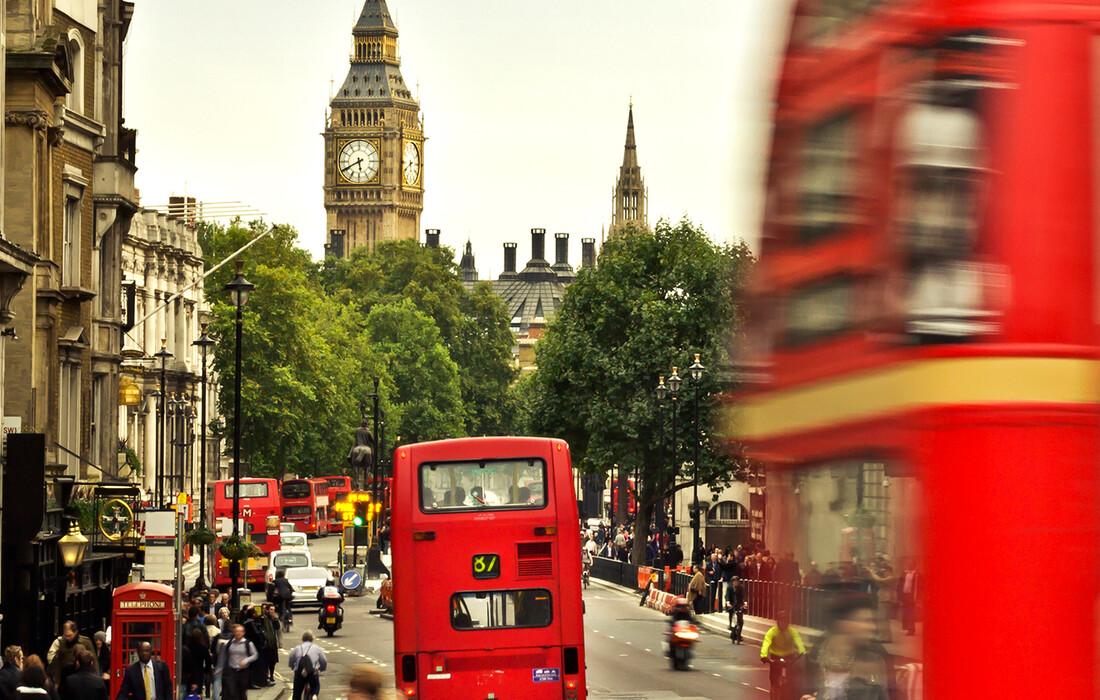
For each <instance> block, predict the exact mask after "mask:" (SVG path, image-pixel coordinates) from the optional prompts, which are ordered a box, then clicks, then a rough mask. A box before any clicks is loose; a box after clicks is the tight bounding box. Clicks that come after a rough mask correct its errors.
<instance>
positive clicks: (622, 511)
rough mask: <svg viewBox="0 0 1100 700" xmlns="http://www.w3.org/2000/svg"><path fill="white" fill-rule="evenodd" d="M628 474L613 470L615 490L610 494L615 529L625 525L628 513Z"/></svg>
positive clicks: (617, 469)
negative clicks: (613, 510)
mask: <svg viewBox="0 0 1100 700" xmlns="http://www.w3.org/2000/svg"><path fill="white" fill-rule="evenodd" d="M629 474H630V473H629V472H626V471H623V470H622V469H619V468H615V483H616V484H617V488H616V489H615V490H614V491H612V492H611V494H612V495H611V498H612V501H614V505H615V527H622V526H623V525H626V522H627V519H628V516H629V513H628V512H627V506H628V505H629V504H630V483H629V482H628V481H627V478H628V477H629Z"/></svg>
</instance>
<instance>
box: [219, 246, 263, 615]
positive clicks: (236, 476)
mask: <svg viewBox="0 0 1100 700" xmlns="http://www.w3.org/2000/svg"><path fill="white" fill-rule="evenodd" d="M255 287H256V285H254V284H252V283H251V282H249V281H248V280H246V279H245V278H244V263H243V262H241V261H240V260H238V261H237V276H236V277H234V278H233V280H232V281H231V282H229V283H228V284H226V285H225V290H226V291H227V292H229V294H230V296H231V297H232V299H233V305H234V306H236V307H237V331H236V339H237V355H236V360H235V367H236V370H235V372H234V377H233V381H234V384H235V386H236V391H235V392H234V396H233V537H235V538H239V537H240V535H241V533H240V517H241V516H240V509H241V330H242V328H243V327H244V317H243V313H242V312H243V311H244V305H245V304H247V303H248V295H249V294H250V293H251V292H252V290H253V289H254V288H255ZM240 575H241V562H240V561H238V560H232V561H230V562H229V578H230V581H231V585H232V586H233V591H232V593H230V595H231V596H232V598H231V600H232V603H233V604H232V608H233V611H234V612H236V611H237V610H238V608H240V600H239V598H238V595H237V585H238V583H239V579H240Z"/></svg>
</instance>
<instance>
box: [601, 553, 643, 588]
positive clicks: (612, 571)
mask: <svg viewBox="0 0 1100 700" xmlns="http://www.w3.org/2000/svg"><path fill="white" fill-rule="evenodd" d="M642 568H644V567H642ZM638 569H639V567H638V565H636V564H628V563H626V562H623V561H618V560H615V559H607V558H606V557H592V570H591V572H590V573H589V575H590V576H591V577H592V578H598V579H600V580H601V581H609V582H610V583H614V584H618V585H620V586H626V587H627V588H633V589H635V590H641V589H643V588H645V586H646V582H647V581H648V580H649V579H648V577H646V579H644V580H643V579H641V578H640V577H639V575H638ZM639 583H641V585H638V584H639Z"/></svg>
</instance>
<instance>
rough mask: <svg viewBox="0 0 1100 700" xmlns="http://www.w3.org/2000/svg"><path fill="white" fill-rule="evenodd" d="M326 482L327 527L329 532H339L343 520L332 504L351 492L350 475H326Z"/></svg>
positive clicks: (343, 498) (340, 500) (342, 525)
mask: <svg viewBox="0 0 1100 700" xmlns="http://www.w3.org/2000/svg"><path fill="white" fill-rule="evenodd" d="M324 479H325V483H327V484H328V529H329V532H339V531H340V530H342V529H343V527H344V521H342V520H341V519H340V517H339V515H340V514H339V513H337V512H336V509H335V508H334V506H335V505H336V504H337V503H340V502H342V501H344V500H345V499H347V497H348V494H349V493H351V477H350V476H326V477H324Z"/></svg>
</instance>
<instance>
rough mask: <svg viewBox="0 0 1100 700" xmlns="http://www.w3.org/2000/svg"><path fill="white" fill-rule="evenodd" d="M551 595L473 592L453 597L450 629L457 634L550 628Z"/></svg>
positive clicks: (543, 591) (533, 590)
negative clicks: (463, 632)
mask: <svg viewBox="0 0 1100 700" xmlns="http://www.w3.org/2000/svg"><path fill="white" fill-rule="evenodd" d="M553 617H554V613H553V606H551V604H550V591H548V590H546V589H544V588H529V589H523V590H511V591H470V592H465V593H455V594H454V595H452V596H451V626H452V627H454V628H455V629H456V630H463V631H466V630H499V629H509V628H514V627H547V626H549V625H550V623H551V621H552V620H553Z"/></svg>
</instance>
